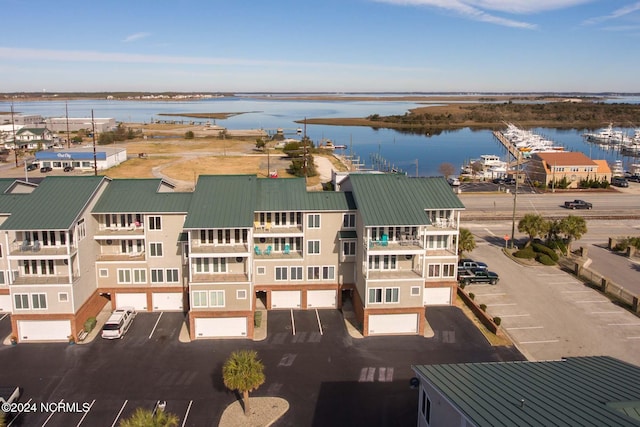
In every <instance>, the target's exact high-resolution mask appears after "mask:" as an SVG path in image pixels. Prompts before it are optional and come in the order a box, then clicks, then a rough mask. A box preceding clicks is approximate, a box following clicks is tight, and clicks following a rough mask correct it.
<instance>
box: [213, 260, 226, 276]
mask: <svg viewBox="0 0 640 427" xmlns="http://www.w3.org/2000/svg"><path fill="white" fill-rule="evenodd" d="M212 261H213V262H212V264H211V271H212V272H214V273H226V272H227V259H226V258H212Z"/></svg>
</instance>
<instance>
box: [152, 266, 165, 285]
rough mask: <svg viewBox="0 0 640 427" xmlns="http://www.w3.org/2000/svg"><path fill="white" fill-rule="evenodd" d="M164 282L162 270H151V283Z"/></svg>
mask: <svg viewBox="0 0 640 427" xmlns="http://www.w3.org/2000/svg"><path fill="white" fill-rule="evenodd" d="M163 282H164V270H163V269H161V268H152V269H151V283H163Z"/></svg>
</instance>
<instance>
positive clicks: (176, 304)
mask: <svg viewBox="0 0 640 427" xmlns="http://www.w3.org/2000/svg"><path fill="white" fill-rule="evenodd" d="M152 299H153V309H154V310H156V311H183V309H182V305H183V304H182V301H183V299H182V293H181V292H164V293H160V292H157V293H154V294H153V295H152Z"/></svg>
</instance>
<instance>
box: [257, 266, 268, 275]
mask: <svg viewBox="0 0 640 427" xmlns="http://www.w3.org/2000/svg"><path fill="white" fill-rule="evenodd" d="M256 274H257V275H260V276H263V275H265V274H267V267H265V266H263V265H261V266H260V267H256Z"/></svg>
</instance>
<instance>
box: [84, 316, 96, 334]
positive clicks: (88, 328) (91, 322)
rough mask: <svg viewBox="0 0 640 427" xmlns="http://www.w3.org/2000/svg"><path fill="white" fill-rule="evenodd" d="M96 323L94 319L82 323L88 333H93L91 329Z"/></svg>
mask: <svg viewBox="0 0 640 427" xmlns="http://www.w3.org/2000/svg"><path fill="white" fill-rule="evenodd" d="M97 322H98V321H97V320H96V318H95V317H89V318H88V319H87V320H86V321H85V322H84V330H85V331H86V332H87V333H89V332H91V331H93V328H95V327H96V323H97Z"/></svg>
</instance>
